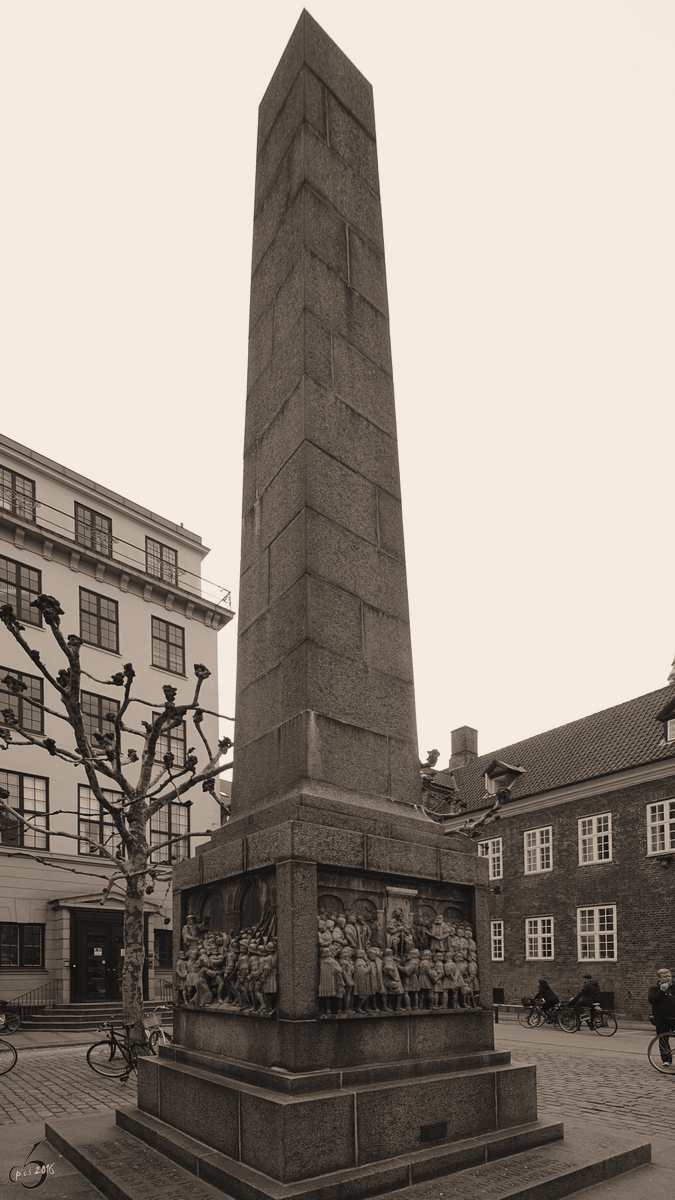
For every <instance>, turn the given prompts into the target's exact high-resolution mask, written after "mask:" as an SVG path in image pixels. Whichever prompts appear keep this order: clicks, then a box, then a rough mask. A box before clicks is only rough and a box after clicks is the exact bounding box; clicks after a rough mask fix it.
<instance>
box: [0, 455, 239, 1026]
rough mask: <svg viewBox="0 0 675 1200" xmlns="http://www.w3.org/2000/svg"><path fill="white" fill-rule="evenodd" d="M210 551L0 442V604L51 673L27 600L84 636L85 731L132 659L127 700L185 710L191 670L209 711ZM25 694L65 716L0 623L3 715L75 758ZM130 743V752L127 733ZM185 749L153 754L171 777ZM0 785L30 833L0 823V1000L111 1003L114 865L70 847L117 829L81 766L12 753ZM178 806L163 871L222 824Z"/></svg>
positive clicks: (216, 621) (191, 742) (155, 934)
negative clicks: (168, 758)
mask: <svg viewBox="0 0 675 1200" xmlns="http://www.w3.org/2000/svg"><path fill="white" fill-rule="evenodd" d="M207 553H208V550H207V549H206V548H205V547H204V546H203V545H202V543H201V539H200V538H199V537H198V536H197V535H196V534H194V533H190V532H189V531H188V530H186V529H184V528H183V526H182V525H175V524H173V523H172V522H171V521H168V520H165V519H164V518H162V517H159V516H157V515H156V514H155V513H152V512H149V511H148V510H147V509H144V508H142V507H141V506H140V505H137V504H134V503H133V502H132V501H130V500H127V499H125V497H123V496H120V495H117V494H116V493H114V492H112V491H110V490H109V489H107V488H104V487H102V486H100V485H99V484H96V483H94V482H92V481H91V480H89V479H86V478H84V477H83V476H81V475H78V474H77V473H75V472H74V471H71V470H69V469H67V468H66V467H63V466H61V465H59V464H58V463H55V462H52V461H51V460H50V459H47V458H45V457H44V456H42V455H39V454H37V453H35V452H34V451H31V450H29V449H27V448H26V447H25V446H21V445H19V444H18V443H16V442H12V441H10V440H9V439H7V438H5V437H3V436H2V435H0V605H3V604H8V603H9V604H11V605H12V606H13V608H14V610H15V612H17V614H18V616H19V619H20V620H21V622H22V623H23V625H24V626H25V629H26V632H25V634H24V637H25V638H26V640H27V641H28V642H29V643H30V645H31V646H32V647H33V648H34V649H35V650H37V651H38V652H39V654H40V656H41V659H42V661H43V662H44V663H45V664H46V666H47V667H48V669H49V670H50V671H51V672H52V674H55V673H56V672H57V671H58V670H60V669H61V668H62V667H65V666H66V665H67V664H66V662H65V660H64V658H63V655H62V653H61V651H60V650H59V648H58V646H56V644H55V642H54V639H53V637H52V633H51V631H50V630H49V629H48V628H47V627H46V625H45V624H44V623H43V622H42V620H41V617H40V614H39V612H38V611H37V609H36V608H33V607H31V601H32V600H34V599H35V597H36V596H37V595H39V594H40V593H47V594H48V595H51V596H55V597H56V598H57V599H58V601H59V603H60V605H61V608H62V609H63V610H64V613H65V616H64V617H62V618H61V626H62V630H63V632H64V634H65V635H66V636H67V635H68V634H70V633H74V634H77V635H78V636H79V637H80V638H82V641H83V646H82V650H81V660H82V666H83V669H84V670H85V671H86V672H87V673H88V675H89V676H92V677H93V678H91V679H87V680H86V686H87V688H88V689H89V690H87V691H85V689H84V687H83V689H82V697H83V702H84V707H85V711H86V712H87V714H88V721H89V723H90V732H95V731H96V730H98V731H100V732H107V731H108V730H109V725H106V723H105V715H106V713H107V712H109V711H111V708H114V706H115V704H116V703H117V702H119V700H120V698H121V695H122V689H121V688H119V687H115V686H114V685H110V684H106V683H105V681H106V680H108V679H110V677H111V676H112V675H113V674H116V673H118V672H119V671H121V670H122V666H123V664H124V663H128V662H131V663H132V664H133V666H134V669H135V671H136V679H135V681H134V687H133V691H132V695H135V696H138V697H142V698H143V699H144V700H148V701H150V702H151V703H152V704H154V702H155V701H156V702H157V711H159V709H160V708H161V705H162V704H163V703H164V695H163V692H162V688H163V686H164V685H166V684H169V685H171V686H173V687H175V688H176V689H177V698H176V699H177V703H179V704H180V703H181V702H184V703H186V702H188V701H189V700H191V698H192V695H193V692H194V684H195V677H194V672H193V664H195V663H204V664H205V666H207V667H208V668H209V670H210V671H211V677H210V678H209V679H208V680H206V682H205V684H204V685H203V687H202V691H201V695H200V703H202V704H203V706H204V708H205V709H209V710H211V711H212V712H214V713H215V712H217V711H218V688H217V676H218V672H217V667H218V663H217V635H218V631H219V630H220V629H222V628H223V626H224V625H225V624H227V623H228V622H229V621H230V620H231V619H232V616H233V614H232V612H231V609H230V595H229V592H227V591H225V590H224V589H221V588H218V587H217V586H216V585H211V584H208V583H207V582H206V581H205V580H203V579H202V575H201V566H202V560H203V559H204V557H205V556H206V554H207ZM8 673H10V674H11V675H12V676H14V677H17V676H19V677H20V678H21V679H22V681H23V682H24V683H25V685H26V690H25V691H24V692H23V693H22V694H21V696H16V695H13V694H12V693H11V691H10V690H9V689H8V688H7V685H6V684H4V683H3V682H2V681H3V680H4V679H5V677H6V676H7V674H8ZM101 681H103V682H101ZM50 693H51V694H50ZM30 696H32V697H34V698H35V699H37V700H42V701H43V702H44V704H46V705H47V706H48V707H50V708H52V709H53V710H55V712H58V711H59V709H60V708H61V704H60V701H59V699H58V696H57V694H56V693H55V691H54V689H53V688H51V687H50V685H49V684H48V682H47V681H46V680H44V679H43V677H42V675H41V673H40V671H39V669H38V668H37V667H36V666H35V665H34V664H33V663H31V661H30V659H29V658H28V657H27V656H26V655H25V653H24V652H23V650H22V649H21V647H20V646H18V645H17V643H16V642H15V640H14V638H13V637H12V635H11V634H10V632H9V631H8V630H7V629H6V628H5V626H4V625H2V624H0V710H2V709H6V708H11V709H12V711H13V713H14V716H15V717H16V718H17V719H18V721H19V725H20V726H22V727H23V728H26V729H29V730H31V732H32V733H33V734H36V735H38V736H39V735H41V734H44V736H45V737H46V738H53V739H54V740H55V741H56V742H57V744H58V745H61V746H63V747H64V748H66V749H73V750H74V749H75V745H74V738H73V736H72V733H71V731H70V729H69V727H68V726H67V725H65V723H64V722H63V721H62V720H59V719H58V717H56V716H52V715H50V714H49V713H46V714H42V713H41V711H40V710H39V709H37V708H35V707H33V706H31V705H30V704H29V703H28V702H27V699H26V698H27V697H30ZM146 711H149V710H146ZM135 715H136V719H137V721H140V720H141V719H142V718H143V716H145V713H143V712H142V710H141V708H140V706H139V707H138V708H137V713H136V714H135ZM203 729H204V732H205V734H206V736H207V738H208V740H209V744H210V745H211V746H212V747H214V746H215V744H216V743H217V740H218V736H219V731H218V721H217V718H216V717H214V716H206V717H205V718H204V724H203ZM227 732H229V733H230V736H231V730H229V729H228V730H227ZM221 736H222V733H221ZM15 740H16V741H20V740H21V738H20V734H17V737H16V739H15ZM128 741H129V746H131V747H133V748H135V749H139V747H138V744H137V743H136V745H134V739H133V738H132V737H131V736H129V739H128ZM191 746H194V747H195V748H196V750H197V752H198V753H199V752H200V747H201V742H200V739H199V738H198V736H197V732H196V730H195V729H194V727H193V726H192V725H191V724H189V725H188V727H187V728H185V727H184V728H183V729H182V730H175V731H173V733H172V734H171V735H170V744H167V745H166V746H163V747H162V750H163V751H164V752H166V751H167V750H170V751H171V752H172V753H173V754H174V757H175V761H176V764H177V765H180V762H181V759H182V756H183V755H184V754H185V752H186V750H187V749H188V748H189V747H191ZM126 748H127V747H126V746H125V749H126ZM202 751H203V748H202ZM204 761H205V754H204V753H203V752H202V753H200V764H201V763H203V762H204ZM0 787H4V788H6V789H7V790H8V791H9V793H10V803H11V804H12V806H13V807H14V808H16V809H18V810H19V811H20V812H22V813H23V814H24V815H25V816H26V817H30V818H31V820H32V823H33V824H34V826H36V827H37V828H36V829H35V830H28V829H26V828H25V827H24V826H17V825H16V823H12V821H11V820H10V819H9V818H8V817H7V816H4V817H1V816H0V999H4V1000H13V999H16V998H18V997H21V996H25V995H26V993H31V992H36V991H39V992H40V994H41V997H42V996H44V997H45V999H47V1000H54V1001H56V1002H59V1001H60V1002H65V1003H72V1002H91V1001H101V1000H106V1001H114V1000H116V999H118V998H119V995H120V979H121V967H122V959H123V939H122V910H123V883H119V884H117V883H116V884H114V885H113V888H112V891H111V893H110V896H109V897H108V898H107V899H105V902H104V903H101V898H102V896H103V893H104V891H105V890H106V887H107V880H108V879H109V876H110V874H111V872H112V871H113V869H114V868H112V867H111V865H110V864H109V861H108V860H107V859H106V858H105V857H103V856H101V855H100V853H98V852H92V849H91V846H90V845H89V844H88V843H87V842H84V841H81V840H80V836H81V835H83V834H86V835H89V836H90V837H93V838H95V839H96V840H97V841H100V842H103V843H105V844H106V845H113V846H114V840H113V829H112V824H111V822H110V819H109V817H107V814H106V813H104V812H103V811H102V810H101V808H100V805H99V803H98V801H97V800H96V799H95V797H94V796H93V795H92V793H91V790H90V789H89V787H88V786H87V779H86V776H85V773H84V771H83V769H82V768H81V767H73V766H71V765H69V764H68V763H67V762H65V761H64V760H63V759H61V758H59V757H55V756H51V755H49V754H48V753H47V751H45V750H43V749H41V748H39V747H35V746H30V745H29V746H26V745H23V746H20V745H12V744H11V743H10V745H9V746H8V747H7V748H6V749H4V750H3V751H2V752H1V753H0ZM219 794H220V788H219V786H218V782H217V781H216V795H219ZM189 798H190V799H191V800H192V801H193V804H192V806H191V807H186V806H182V805H178V804H171V805H169V806H167V807H166V808H164V809H162V810H161V811H160V812H159V813H158V814H157V815H156V817H155V819H154V820H153V822H152V825H151V829H150V840H151V842H154V843H155V844H159V843H160V842H165V841H166V840H167V838H168V837H170V836H177V835H185V836H184V839H183V840H182V841H181V842H179V843H177V844H176V846H173V847H171V848H170V849H167V848H164V849H163V850H160V851H159V852H158V854H157V859H158V860H160V861H161V862H163V863H164V864H166V863H167V862H168V861H169V855H170V854H171V855H172V860H174V861H175V860H177V859H180V858H182V857H186V856H188V855H192V854H194V852H195V847H196V846H197V845H198V844H199V843H200V842H203V841H205V840H206V837H205V836H204V835H205V832H206V831H207V830H209V829H212V828H215V827H217V826H218V825H219V824H220V819H221V817H220V814H221V809H220V805H219V803H218V801H217V800H216V798H215V797H214V796H212V795H210V794H208V793H204V792H203V791H202V789H201V788H200V787H197V788H195V789H194V791H193V792H191V793H190V795H189ZM200 835H201V836H200ZM168 889H170V884H166V883H159V882H157V884H156V887H155V891H154V892H153V893H151V894H150V895H148V897H147V899H146V912H145V925H146V938H147V942H146V963H147V967H146V978H145V983H144V986H145V994H146V997H147V998H149V999H152V998H154V997H158V996H159V995H160V993H161V986H160V981H161V979H162V978H169V977H170V974H171V940H172V931H171V895H170V890H168Z"/></svg>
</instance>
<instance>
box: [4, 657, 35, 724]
mask: <svg viewBox="0 0 675 1200" xmlns="http://www.w3.org/2000/svg"><path fill="white" fill-rule="evenodd" d="M5 672H7V674H5ZM7 675H9V676H11V678H12V679H18V681H19V683H23V684H25V687H24V690H23V691H19V692H14V691H12V690H11V688H8V687H7V684H6V683H5V680H6V678H7ZM43 694H44V691H43V687H42V680H41V679H38V678H37V677H36V676H35V675H26V674H25V673H24V672H23V671H14V670H12V668H11V667H0V708H9V709H11V711H12V712H13V713H14V716H15V717H16V719H17V721H18V723H19V725H20V726H21V728H22V729H27V730H28V731H29V732H30V733H44V731H45V729H44V713H43V711H42V709H41V708H37V707H36V706H35V704H31V703H30V701H31V700H36V701H37V702H38V703H39V704H41V703H42V698H43Z"/></svg>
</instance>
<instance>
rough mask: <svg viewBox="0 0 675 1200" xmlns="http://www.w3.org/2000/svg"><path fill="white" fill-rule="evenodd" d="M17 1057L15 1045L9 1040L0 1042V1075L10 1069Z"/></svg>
mask: <svg viewBox="0 0 675 1200" xmlns="http://www.w3.org/2000/svg"><path fill="white" fill-rule="evenodd" d="M18 1057H19V1055H18V1054H17V1051H16V1046H12V1044H11V1043H10V1042H0V1075H6V1074H7V1072H8V1071H11V1069H12V1067H13V1066H14V1064H15V1063H16V1060H17V1058H18Z"/></svg>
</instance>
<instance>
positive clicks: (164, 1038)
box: [148, 1029, 173, 1054]
mask: <svg viewBox="0 0 675 1200" xmlns="http://www.w3.org/2000/svg"><path fill="white" fill-rule="evenodd" d="M148 1041H149V1043H150V1049H151V1050H152V1053H153V1054H156V1053H157V1047H158V1046H168V1045H169V1044H170V1043H171V1042H172V1041H173V1038H172V1036H171V1034H170V1033H167V1032H166V1030H165V1029H153V1031H152V1033H151V1034H150V1037H149V1038H148Z"/></svg>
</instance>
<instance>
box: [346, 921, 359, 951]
mask: <svg viewBox="0 0 675 1200" xmlns="http://www.w3.org/2000/svg"><path fill="white" fill-rule="evenodd" d="M344 934H345V940H346V942H347V945H348V946H351V948H352V950H358V948H359V939H358V934H357V932H356V917H355V916H354V914H353V912H348V913H347V920H346V924H345V929H344Z"/></svg>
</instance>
